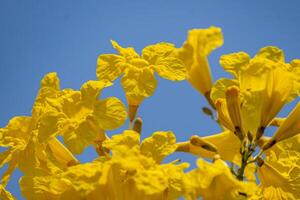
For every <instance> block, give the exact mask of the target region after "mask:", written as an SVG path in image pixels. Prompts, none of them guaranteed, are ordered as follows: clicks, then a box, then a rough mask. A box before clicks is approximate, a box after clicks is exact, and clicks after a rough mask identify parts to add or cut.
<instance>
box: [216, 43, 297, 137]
mask: <svg viewBox="0 0 300 200" xmlns="http://www.w3.org/2000/svg"><path fill="white" fill-rule="evenodd" d="M296 63H297V62H296V60H295V61H293V62H292V63H291V64H287V63H285V62H284V55H283V52H282V51H281V50H280V49H278V48H277V47H264V48H262V49H261V50H260V51H259V52H258V53H257V55H256V56H255V57H254V58H252V59H251V58H250V56H249V55H248V54H246V53H244V52H238V53H234V54H229V55H224V56H222V57H221V59H220V64H221V65H222V66H223V68H224V69H225V70H226V71H228V72H230V73H232V74H233V76H234V77H235V79H233V80H228V79H220V80H219V81H217V83H216V85H215V86H214V87H213V89H212V94H211V98H212V99H213V100H214V101H216V100H217V99H216V98H224V94H225V93H226V90H227V89H228V87H230V86H232V85H237V86H238V87H239V89H240V99H241V105H240V109H241V116H242V117H241V118H242V119H241V120H242V121H243V127H242V128H243V130H244V131H245V132H246V133H248V132H249V133H251V134H252V135H253V136H255V135H256V139H258V138H259V137H261V135H262V134H263V132H264V129H265V128H266V127H267V126H268V125H269V124H270V122H271V121H272V119H273V118H274V117H275V116H276V115H277V113H278V112H279V111H280V109H281V108H282V107H283V106H284V105H285V104H286V103H287V102H289V101H291V100H292V99H293V98H295V93H297V92H298V91H299V84H298V85H297V82H299V78H298V76H295V73H294V72H295V71H297V70H298V68H299V67H298V65H297V64H296ZM236 81H237V82H236ZM296 91H297V92H296Z"/></svg>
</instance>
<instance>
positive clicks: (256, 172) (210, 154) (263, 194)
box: [0, 27, 300, 200]
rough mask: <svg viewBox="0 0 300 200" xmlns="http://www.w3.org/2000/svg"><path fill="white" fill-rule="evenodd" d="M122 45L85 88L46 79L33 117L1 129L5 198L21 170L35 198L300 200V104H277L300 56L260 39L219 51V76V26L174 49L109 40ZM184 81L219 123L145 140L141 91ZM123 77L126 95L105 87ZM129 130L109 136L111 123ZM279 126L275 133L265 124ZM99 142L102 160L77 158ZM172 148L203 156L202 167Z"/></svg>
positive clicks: (292, 88) (296, 82) (298, 88)
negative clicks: (252, 46)
mask: <svg viewBox="0 0 300 200" xmlns="http://www.w3.org/2000/svg"><path fill="white" fill-rule="evenodd" d="M111 43H112V46H113V48H115V49H116V51H117V54H103V55H100V56H99V57H98V61H97V69H96V75H97V78H98V80H90V81H87V82H86V83H84V84H83V85H82V87H81V89H80V90H79V91H77V90H73V89H69V88H67V89H61V88H60V84H59V78H58V77H57V74H56V73H49V74H47V75H45V76H44V78H43V79H42V81H41V86H40V89H39V92H38V94H37V97H36V99H35V102H34V104H33V108H32V113H31V116H17V117H14V118H12V119H11V120H10V121H9V122H8V124H7V125H6V126H5V127H3V128H0V147H2V148H3V149H5V150H3V151H2V152H1V153H0V167H1V168H2V167H4V166H7V169H6V171H5V172H4V173H3V174H2V176H1V178H0V199H3V200H12V199H15V198H14V197H13V196H12V195H11V194H10V192H9V191H7V190H6V189H5V187H6V185H7V183H8V181H9V180H10V177H11V175H12V173H13V172H14V170H15V169H19V170H20V171H21V172H22V173H23V174H24V176H23V177H21V179H20V181H19V183H20V188H21V192H22V195H23V196H24V197H25V198H26V199H28V200H36V199H38V200H49V199H51V200H99V199H104V200H129V199H130V200H150V199H151V200H162V199H168V200H169V199H170V200H171V199H178V198H185V199H190V200H196V199H198V198H202V199H204V200H235V199H236V200H240V199H250V200H263V199H267V200H273V199H275V200H276V199H282V200H293V199H300V135H299V134H298V133H300V103H298V104H297V105H296V106H295V108H294V109H293V110H292V111H291V113H290V114H289V115H288V116H287V117H285V118H278V117H277V116H278V113H279V112H280V110H281V109H282V108H283V107H284V106H285V105H286V104H288V103H290V102H292V101H294V100H295V99H296V98H297V97H298V96H299V94H300V60H297V59H295V60H293V61H291V62H290V63H286V62H285V59H284V54H283V51H282V50H281V49H279V48H277V47H274V46H267V47H263V48H262V49H260V50H259V51H258V53H257V54H256V55H255V56H254V57H253V58H251V57H250V56H249V55H248V54H247V53H245V52H237V53H232V54H227V55H223V56H221V58H220V65H221V66H222V67H223V69H224V70H225V71H227V72H229V73H230V74H231V77H232V78H220V79H218V80H217V81H216V82H215V83H213V81H212V76H211V72H210V67H209V62H208V56H209V55H210V54H211V53H212V51H213V50H214V49H216V48H218V47H220V46H222V44H223V35H222V32H221V29H220V28H217V27H210V28H208V29H193V30H190V31H189V32H188V36H187V40H186V41H185V42H184V44H183V45H182V47H180V48H177V47H175V46H174V45H173V44H170V43H158V44H154V45H150V46H147V47H145V48H144V49H143V50H142V53H141V55H139V54H138V53H137V52H136V51H135V50H134V48H132V47H126V48H124V47H121V46H120V45H119V44H118V43H117V42H115V41H111ZM156 73H157V75H158V76H160V77H162V78H164V79H168V80H171V81H183V80H187V81H188V82H189V83H190V84H191V85H192V86H193V87H194V88H195V89H196V90H197V91H199V93H200V95H203V96H204V97H205V98H206V100H207V102H208V104H209V105H210V108H208V107H204V108H203V111H204V113H205V114H207V115H210V116H211V117H212V118H213V119H214V120H215V122H216V126H219V127H220V128H221V129H222V130H223V131H222V132H221V133H217V134H213V135H211V134H209V135H210V136H199V135H194V136H192V137H191V138H188V139H187V140H186V141H185V142H177V141H176V136H175V134H174V133H173V132H172V131H157V132H154V133H153V134H152V135H151V136H150V137H148V138H145V139H143V140H141V135H142V119H141V118H137V117H136V115H137V113H138V109H139V106H140V104H142V103H143V101H144V99H146V98H148V97H150V96H151V95H153V93H154V92H155V89H156V87H157V80H156V78H155V74H156ZM120 76H122V77H121V85H122V87H123V89H124V92H125V95H126V99H127V104H126V105H125V104H124V103H122V102H121V101H120V100H119V99H118V98H116V97H109V98H106V99H101V98H100V94H101V91H102V90H103V89H105V88H107V87H109V86H111V85H112V83H113V82H114V81H115V80H116V79H117V78H119V77H120ZM127 118H128V120H129V127H128V129H126V130H120V132H121V133H120V134H115V135H113V136H111V137H109V136H108V135H107V134H106V131H109V130H114V129H117V128H120V127H121V126H123V125H124V124H125V123H126V120H127ZM270 126H273V127H275V128H274V129H271V130H275V131H274V133H272V136H271V137H267V136H266V134H265V132H266V129H267V128H268V127H270ZM90 145H92V146H94V148H95V151H96V152H97V153H98V157H97V158H96V159H95V160H94V161H92V162H88V163H81V162H80V161H79V160H78V159H76V157H75V156H74V155H78V154H81V153H82V152H83V151H84V149H85V148H86V147H88V146H90ZM174 152H184V153H187V154H194V155H196V156H198V157H199V159H198V160H197V168H195V169H191V170H189V169H188V167H189V164H188V163H183V162H181V161H180V158H179V159H178V160H174V161H172V162H169V163H168V162H165V161H164V158H165V157H167V156H169V155H170V154H172V153H174Z"/></svg>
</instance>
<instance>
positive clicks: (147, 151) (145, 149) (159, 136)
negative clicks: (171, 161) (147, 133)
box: [141, 131, 177, 163]
mask: <svg viewBox="0 0 300 200" xmlns="http://www.w3.org/2000/svg"><path fill="white" fill-rule="evenodd" d="M176 148H177V146H176V137H175V135H174V134H173V133H172V132H171V131H168V132H162V131H160V132H154V133H153V135H152V136H151V137H149V138H146V139H144V140H143V142H142V144H141V153H142V154H144V155H145V156H147V157H152V158H153V159H154V160H155V161H156V162H157V163H161V162H162V160H163V159H164V158H165V157H166V156H168V155H170V154H171V153H173V152H174V151H175V150H176Z"/></svg>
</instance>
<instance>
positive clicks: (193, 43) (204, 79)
mask: <svg viewBox="0 0 300 200" xmlns="http://www.w3.org/2000/svg"><path fill="white" fill-rule="evenodd" d="M222 44H223V35H222V32H221V29H220V28H217V27H210V28H208V29H192V30H190V31H189V32H188V37H187V40H186V41H185V43H184V44H183V46H182V48H181V49H180V50H179V52H178V54H179V57H180V58H181V59H182V61H183V62H184V64H185V66H186V68H187V80H188V81H189V82H190V84H191V85H192V86H193V87H194V88H195V89H197V90H198V91H199V92H200V93H201V94H203V95H205V96H206V97H209V92H210V89H211V87H212V78H211V73H210V67H209V64H208V60H207V57H208V56H209V55H210V53H211V52H212V51H213V50H214V49H216V48H218V47H220V46H222Z"/></svg>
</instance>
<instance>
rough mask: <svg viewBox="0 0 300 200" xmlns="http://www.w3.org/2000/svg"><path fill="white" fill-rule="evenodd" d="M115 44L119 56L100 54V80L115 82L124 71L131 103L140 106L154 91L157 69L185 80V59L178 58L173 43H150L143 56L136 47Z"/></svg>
mask: <svg viewBox="0 0 300 200" xmlns="http://www.w3.org/2000/svg"><path fill="white" fill-rule="evenodd" d="M112 45H113V47H114V48H115V49H116V50H117V51H118V52H119V55H116V54H103V55H100V56H99V58H98V63H97V77H98V78H99V80H109V81H114V80H115V79H117V78H118V77H119V76H120V75H121V74H124V76H123V77H122V80H121V83H122V86H123V89H124V90H125V94H126V98H127V101H128V104H129V105H130V106H138V105H139V104H140V103H141V102H142V101H143V100H144V99H145V98H147V97H150V96H151V95H152V94H153V93H154V90H155V88H156V85H157V80H156V79H155V76H154V73H155V72H157V73H158V75H159V76H161V77H162V78H165V79H168V80H172V81H181V80H184V79H185V76H186V70H185V67H184V65H183V63H182V62H181V60H180V59H178V58H176V56H175V54H174V51H175V50H176V48H175V47H174V45H173V44H170V43H158V44H154V45H150V46H147V47H145V48H144V49H143V50H142V55H141V56H140V55H138V54H137V53H136V52H135V50H134V48H132V47H127V48H123V47H121V46H120V45H119V44H118V43H117V42H115V41H112Z"/></svg>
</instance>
